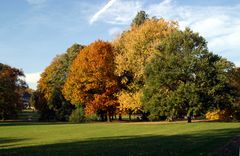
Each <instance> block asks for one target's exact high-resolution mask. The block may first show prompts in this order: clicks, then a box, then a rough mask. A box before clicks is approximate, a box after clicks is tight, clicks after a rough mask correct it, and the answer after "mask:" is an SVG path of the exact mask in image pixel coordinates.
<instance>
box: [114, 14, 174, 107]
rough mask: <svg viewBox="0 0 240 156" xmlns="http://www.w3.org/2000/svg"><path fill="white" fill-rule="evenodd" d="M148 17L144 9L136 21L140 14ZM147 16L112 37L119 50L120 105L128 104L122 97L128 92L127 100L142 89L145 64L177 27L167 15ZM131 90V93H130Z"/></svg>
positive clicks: (117, 64)
mask: <svg viewBox="0 0 240 156" xmlns="http://www.w3.org/2000/svg"><path fill="white" fill-rule="evenodd" d="M139 16H140V17H142V16H143V17H147V16H146V14H145V13H144V12H140V13H139V14H138V15H137V16H136V18H135V20H134V21H137V19H139V18H140V17H139ZM141 19H144V23H142V24H141V25H136V24H133V25H132V27H131V28H130V30H129V31H125V32H123V33H122V34H121V36H120V37H119V38H117V39H116V40H114V41H113V45H114V49H115V53H116V60H115V63H116V70H115V72H116V75H118V76H119V77H121V83H122V88H123V90H122V92H123V93H119V95H120V96H119V98H120V99H119V102H120V103H121V102H123V103H121V105H120V106H126V109H123V108H120V109H123V110H128V108H131V107H128V105H129V106H130V105H132V104H131V103H129V104H126V103H125V102H126V101H125V102H124V101H123V100H121V99H123V98H122V96H123V95H124V96H127V97H128V98H132V99H131V100H130V99H129V100H128V101H129V102H131V101H135V100H136V99H134V97H135V95H137V94H138V93H139V92H142V91H141V90H142V87H143V86H144V83H145V80H144V76H143V75H144V68H145V65H146V63H147V62H148V61H149V60H150V58H151V57H152V56H153V55H154V54H155V53H156V46H157V45H158V44H159V43H160V42H161V41H162V40H163V39H164V38H166V37H167V36H169V35H170V34H171V33H173V32H174V31H176V30H177V28H178V25H177V23H176V22H173V21H166V20H164V19H147V18H141ZM127 94H129V95H127ZM138 100H139V101H138V102H137V101H135V104H139V106H137V107H136V108H140V107H141V101H140V98H139V99H138Z"/></svg>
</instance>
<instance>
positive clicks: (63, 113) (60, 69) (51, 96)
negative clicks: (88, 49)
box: [38, 44, 83, 120]
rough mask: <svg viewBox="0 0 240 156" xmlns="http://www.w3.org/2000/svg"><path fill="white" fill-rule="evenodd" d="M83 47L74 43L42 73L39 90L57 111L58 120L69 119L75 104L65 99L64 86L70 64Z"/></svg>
mask: <svg viewBox="0 0 240 156" xmlns="http://www.w3.org/2000/svg"><path fill="white" fill-rule="evenodd" d="M81 49H83V46H82V45H79V44H73V45H72V46H71V47H70V48H68V49H67V52H66V53H64V54H62V55H58V56H57V57H55V58H54V60H53V61H52V63H51V64H50V65H49V66H48V67H47V68H46V69H45V71H44V72H43V73H42V74H41V79H40V80H39V82H38V91H39V92H41V94H43V96H44V98H45V99H46V102H47V105H48V107H49V109H50V110H52V111H53V112H55V116H56V118H57V119H58V120H67V118H68V116H69V115H70V113H71V110H72V109H73V106H72V105H71V104H70V103H69V102H67V101H66V100H65V98H64V97H63V95H62V88H63V85H64V83H65V81H66V78H67V76H68V72H69V68H70V65H71V64H72V62H73V60H74V59H75V58H76V56H77V55H78V53H79V52H80V51H81Z"/></svg>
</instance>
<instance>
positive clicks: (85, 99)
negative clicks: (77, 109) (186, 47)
mask: <svg viewBox="0 0 240 156" xmlns="http://www.w3.org/2000/svg"><path fill="white" fill-rule="evenodd" d="M116 91H117V81H116V77H115V76H114V55H113V50H112V46H111V44H110V43H108V42H103V41H100V40H99V41H96V42H94V43H92V44H90V45H89V46H87V47H85V48H84V49H83V50H82V51H81V53H79V54H78V56H77V58H76V59H75V60H74V62H73V64H72V66H71V68H70V74H69V76H68V78H67V81H66V83H65V85H64V88H63V94H64V96H65V98H66V99H68V100H70V101H71V103H73V104H85V105H86V110H87V111H86V112H92V111H96V110H99V109H106V110H107V109H108V108H110V106H114V105H116V102H115V96H114V93H116Z"/></svg>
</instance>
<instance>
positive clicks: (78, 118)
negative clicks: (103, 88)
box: [69, 106, 86, 123]
mask: <svg viewBox="0 0 240 156" xmlns="http://www.w3.org/2000/svg"><path fill="white" fill-rule="evenodd" d="M69 121H70V122H74V123H80V122H85V121H86V118H85V113H84V109H83V108H82V107H81V106H78V107H77V108H76V109H75V110H74V111H73V112H72V114H71V115H70V117H69Z"/></svg>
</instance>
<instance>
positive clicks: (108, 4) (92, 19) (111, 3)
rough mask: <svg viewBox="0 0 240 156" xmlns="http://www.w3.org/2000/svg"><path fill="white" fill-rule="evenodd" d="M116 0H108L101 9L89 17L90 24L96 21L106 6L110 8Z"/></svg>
mask: <svg viewBox="0 0 240 156" xmlns="http://www.w3.org/2000/svg"><path fill="white" fill-rule="evenodd" d="M116 1H117V0H110V1H109V2H108V3H107V4H106V5H105V6H104V7H103V8H102V9H100V10H99V11H98V12H96V13H95V14H94V15H93V17H92V18H91V19H90V24H93V23H94V22H96V21H97V20H98V18H99V16H100V15H101V14H103V13H104V12H105V11H106V10H107V9H108V8H110V7H111V6H112V5H113V4H114V3H115V2H116Z"/></svg>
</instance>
